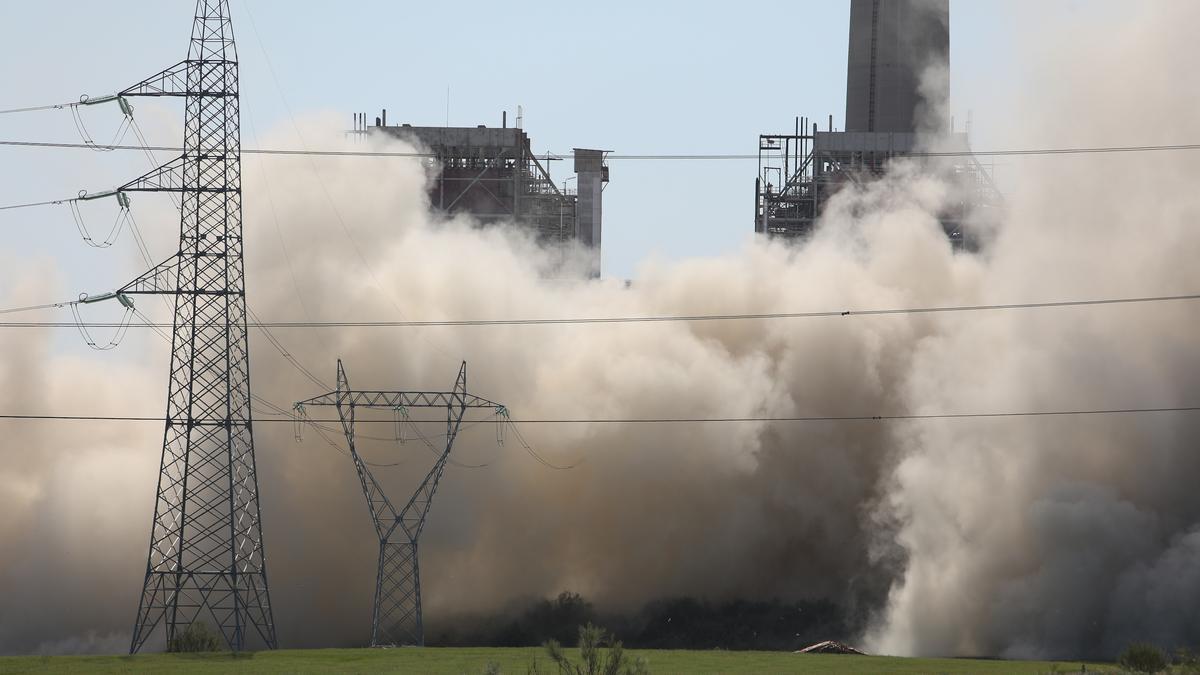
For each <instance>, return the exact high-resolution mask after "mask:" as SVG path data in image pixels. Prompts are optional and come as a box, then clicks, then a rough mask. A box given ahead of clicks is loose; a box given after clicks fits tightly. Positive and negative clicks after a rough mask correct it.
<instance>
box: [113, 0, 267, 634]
mask: <svg viewBox="0 0 1200 675" xmlns="http://www.w3.org/2000/svg"><path fill="white" fill-rule="evenodd" d="M131 96H177V97H183V98H184V100H185V121H184V138H183V141H184V142H183V147H184V151H183V155H182V156H180V157H178V158H176V159H175V160H172V161H171V162H168V163H167V164H165V165H163V166H161V167H159V168H158V169H155V170H153V171H151V172H150V173H148V174H146V175H144V176H142V177H140V178H138V179H135V180H133V181H130V182H129V183H127V184H125V185H124V186H122V187H120V188H118V190H117V191H118V192H176V193H179V194H180V195H181V202H182V205H181V207H180V232H179V251H178V253H176V254H175V255H173V256H171V257H170V258H168V259H167V260H166V261H164V262H163V263H161V264H159V265H156V266H155V267H154V268H153V269H151V270H149V271H147V272H146V273H145V274H143V275H142V276H140V277H138V278H137V279H135V280H134V281H132V282H130V283H129V284H127V285H126V286H124V287H122V288H121V289H119V290H118V291H117V294H118V295H137V294H166V295H171V296H174V300H175V317H174V329H173V331H172V333H173V335H172V341H171V343H172V346H171V371H170V377H169V382H168V393H167V415H166V420H167V421H166V429H165V431H164V435H163V452H162V463H161V466H160V469H159V480H158V490H157V493H156V496H155V503H154V520H153V523H152V526H151V534H150V552H149V555H148V559H147V563H146V576H145V582H144V585H143V589H142V594H141V601H140V604H139V607H138V613H137V618H136V621H135V623H134V628H133V639H132V641H131V643H130V652H131V653H133V652H137V651H138V650H140V649H141V648H142V646H143V645H145V644H146V641H147V640H148V639H149V637H150V636H151V635H152V634H154V632H155V630H156V628H158V626H160V625H163V626H165V633H166V639H167V641H168V643H169V642H170V641H171V640H172V639H173V638H174V637H175V636H176V634H177V633H178V632H179V631H180V629H181V627H186V626H190V625H191V624H192V623H194V622H196V621H197V620H201V619H203V618H205V617H206V616H207V617H208V618H211V620H212V621H213V623H214V624H215V626H216V628H217V630H219V631H220V633H221V635H222V636H223V637H224V639H225V642H226V644H227V645H228V646H229V648H230V649H232V650H234V651H238V650H241V649H242V648H243V647H244V646H245V645H246V641H247V638H248V637H252V636H253V635H257V636H258V638H259V639H260V640H261V641H262V643H263V644H265V646H267V647H269V648H275V647H276V646H277V640H276V636H275V623H274V619H273V617H272V612H271V602H270V596H269V592H268V588H267V570H266V563H265V561H264V556H263V541H262V529H261V524H260V516H259V491H258V478H257V473H256V471H255V462H254V436H253V432H252V428H251V422H252V419H251V413H250V361H249V349H248V345H247V331H246V293H245V284H244V281H245V276H244V273H243V264H242V191H241V132H240V113H239V107H238V64H237V50H236V48H235V46H234V39H233V27H232V24H231V22H230V12H229V2H228V0H197V3H196V13H195V18H194V23H193V26H192V36H191V43H190V45H189V48H188V58H187V60H185V61H182V62H180V63H178V64H176V65H174V66H171V67H170V68H167V69H166V70H164V71H162V72H160V73H157V74H155V75H153V76H151V77H150V78H147V79H146V80H144V81H142V82H139V83H138V84H135V85H134V86H132V87H129V88H128V89H126V90H125V91H123V92H121V93H120V94H118V97H131ZM205 612H207V614H205Z"/></svg>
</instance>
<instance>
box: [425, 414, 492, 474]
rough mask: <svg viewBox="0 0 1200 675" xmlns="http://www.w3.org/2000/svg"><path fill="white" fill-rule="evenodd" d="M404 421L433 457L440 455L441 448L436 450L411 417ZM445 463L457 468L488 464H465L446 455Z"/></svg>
mask: <svg viewBox="0 0 1200 675" xmlns="http://www.w3.org/2000/svg"><path fill="white" fill-rule="evenodd" d="M406 421H407V423H408V426H409V427H410V428H411V429H412V430H413V433H414V434H416V437H417V438H418V439H420V440H421V443H422V444H424V445H425V447H427V448H429V451H430V452H432V453H433V456H434V457H441V456H442V452H443V451H442V450H438V449H437V447H435V446H434V445H433V443H432V442H431V441H430V440H429V438H428V437H427V436H425V434H423V433H421V430H420V429H419V428H417V425H416V424H414V423H413V421H412V420H411V419H406ZM459 431H460V432H461V431H462V429H459ZM446 463H447V464H450V465H452V466H456V467H458V468H460V469H483V468H485V467H487V466H488V464H487V463H483V464H466V463H463V462H459V461H457V460H455V459H453V458H452V457H447V458H446Z"/></svg>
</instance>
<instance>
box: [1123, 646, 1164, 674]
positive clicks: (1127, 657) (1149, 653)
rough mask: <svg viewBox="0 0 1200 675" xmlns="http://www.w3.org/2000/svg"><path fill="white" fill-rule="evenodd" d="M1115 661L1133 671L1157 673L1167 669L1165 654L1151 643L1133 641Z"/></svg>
mask: <svg viewBox="0 0 1200 675" xmlns="http://www.w3.org/2000/svg"><path fill="white" fill-rule="evenodd" d="M1117 663H1119V664H1120V665H1121V667H1122V668H1124V669H1125V670H1129V671H1132V672H1135V673H1157V672H1161V671H1163V670H1166V669H1167V655H1166V654H1164V653H1163V650H1161V649H1159V648H1158V647H1155V646H1154V645H1152V644H1147V643H1144V642H1135V643H1133V644H1131V645H1129V646H1128V647H1126V648H1125V651H1123V652H1121V656H1119V657H1118V658H1117Z"/></svg>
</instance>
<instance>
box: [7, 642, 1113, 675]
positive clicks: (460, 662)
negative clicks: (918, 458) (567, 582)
mask: <svg viewBox="0 0 1200 675" xmlns="http://www.w3.org/2000/svg"><path fill="white" fill-rule="evenodd" d="M576 652H577V650H569V653H571V656H572V658H573V659H576V658H578V657H577V654H576ZM631 653H633V654H635V655H637V656H642V657H644V658H645V659H646V660H647V661H648V663H649V665H650V672H651V673H652V674H653V675H667V674H669V673H687V674H688V675H692V674H693V673H694V674H703V673H713V674H717V673H720V674H722V675H725V674H728V675H740V674H742V673H745V674H746V675H751V674H753V675H758V674H760V673H852V674H853V673H863V674H867V673H870V674H872V675H874V674H876V673H921V674H936V673H968V674H969V673H994V674H997V675H999V674H1000V673H1003V674H1004V675H1025V674H1028V675H1034V674H1037V673H1070V672H1076V673H1077V672H1080V665H1081V664H1080V663H1079V662H1068V661H1062V662H1050V661H987V660H973V659H906V658H895V657H886V656H817V655H799V654H789V653H786V652H728V651H683V650H679V651H675V650H670V651H667V650H662V651H658V650H631ZM535 656H537V657H538V659H539V661H540V665H541V672H542V673H544V674H545V675H552V674H553V673H556V672H557V669H555V668H554V667H553V666H552V665H551V664H550V663H549V662H548V661H547V660H546V657H545V653H544V651H543V650H541V649H537V648H528V649H495V648H469V649H452V648H423V649H422V648H404V649H309V650H300V649H294V650H280V651H275V652H259V653H256V654H244V655H241V656H238V657H233V656H231V655H229V654H200V655H184V654H140V655H137V656H132V657H131V656H13V657H0V673H279V674H282V673H420V674H422V675H440V674H442V673H445V674H446V675H459V674H460V673H461V674H465V675H480V674H481V673H483V672H484V669H485V668H486V667H487V665H488V664H489V663H495V664H497V665H499V666H500V668H501V672H502V673H504V674H505V675H525V673H526V671H527V669H528V668H529V664H530V663H531V662H532V661H533V658H534V657H535ZM1087 672H1089V673H1099V672H1116V667H1115V666H1113V665H1111V664H1091V663H1089V664H1087Z"/></svg>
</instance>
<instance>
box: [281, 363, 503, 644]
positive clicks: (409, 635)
mask: <svg viewBox="0 0 1200 675" xmlns="http://www.w3.org/2000/svg"><path fill="white" fill-rule="evenodd" d="M308 406H331V407H336V408H337V411H338V418H339V419H340V420H341V424H342V431H343V432H345V434H346V443H347V444H348V445H349V447H350V457H351V459H352V460H353V461H354V469H355V471H357V472H358V480H359V482H360V483H361V484H362V490H363V495H364V496H365V497H366V499H367V508H368V509H369V510H370V512H371V522H372V524H373V525H374V526H375V534H376V535H377V536H378V537H379V561H378V572H377V574H376V578H375V603H374V609H373V610H372V615H371V646H372V647H384V646H405V645H416V646H422V645H424V644H425V633H424V625H423V623H422V618H421V571H420V565H419V564H418V556H417V553H418V550H417V546H418V543H419V540H420V537H421V531H422V530H423V529H424V527H425V517H426V516H427V515H429V508H430V506H431V505H432V504H433V495H434V493H435V492H437V488H438V482H439V481H440V480H441V478H442V473H443V472H444V471H445V469H446V462H447V461H448V460H449V458H450V451H451V449H453V447H454V439H455V438H456V437H457V435H458V431H459V429H460V427H461V426H462V421H463V416H464V415H465V414H466V411H467V410H468V409H472V408H489V409H492V410H495V411H496V412H497V413H500V414H505V408H504V406H502V405H500V404H499V403H495V402H494V401H489V400H487V399H485V398H480V397H478V396H475V395H473V394H469V393H467V363H466V362H465V361H464V362H463V364H462V367H461V368H459V371H458V378H457V379H456V380H455V383H454V389H453V390H452V391H355V390H352V389H350V383H349V381H348V380H347V378H346V371H345V369H344V368H343V367H342V362H341V360H340V359H339V360H338V364H337V390H336V391H332V392H330V393H328V394H323V395H321V396H317V397H315V398H311V399H308V400H307V401H301V402H299V403H297V404H296V410H297V412H298V414H299V415H300V416H301V417H302V416H303V414H304V410H305V408H307V407H308ZM357 408H374V409H383V410H393V411H407V410H410V409H416V408H434V409H438V408H444V409H445V410H446V445H445V448H444V449H443V450H442V451H441V453H440V454H439V455H438V458H437V461H436V462H435V463H434V465H433V468H431V469H430V470H429V473H427V474H426V475H425V478H424V480H422V481H421V484H420V485H419V486H418V487H417V489H416V491H415V492H413V494H412V496H411V497H410V498H409V499H408V502H407V503H405V505H404V506H403V507H402V508H396V506H395V505H394V504H393V503H392V501H391V500H390V499H389V498H388V496H387V494H386V493H385V492H384V490H383V487H382V486H381V485H380V483H379V481H377V480H376V479H375V475H374V474H373V473H371V469H370V467H369V466H368V465H367V464H366V463H365V462H364V461H363V460H362V457H360V456H359V454H358V449H357V448H356V446H355V443H354V421H355V410H356V409H357Z"/></svg>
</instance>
